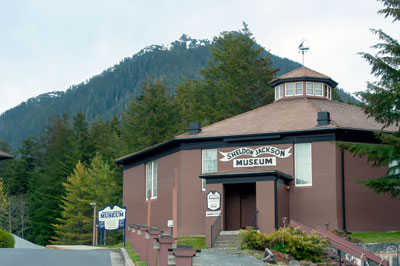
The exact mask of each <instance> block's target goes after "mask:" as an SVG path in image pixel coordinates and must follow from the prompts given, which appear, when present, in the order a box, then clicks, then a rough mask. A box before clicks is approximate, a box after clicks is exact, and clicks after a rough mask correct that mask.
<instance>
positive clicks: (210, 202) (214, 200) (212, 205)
mask: <svg viewBox="0 0 400 266" xmlns="http://www.w3.org/2000/svg"><path fill="white" fill-rule="evenodd" d="M219 208H221V194H220V193H219V192H218V191H215V190H214V191H210V192H208V194H207V209H209V210H210V211H216V210H219Z"/></svg>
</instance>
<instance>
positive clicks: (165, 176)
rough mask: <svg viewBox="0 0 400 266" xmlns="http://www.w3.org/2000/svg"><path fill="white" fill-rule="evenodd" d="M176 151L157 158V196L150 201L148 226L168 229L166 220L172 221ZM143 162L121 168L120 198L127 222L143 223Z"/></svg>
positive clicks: (144, 208) (145, 209) (177, 156)
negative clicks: (149, 221) (125, 208)
mask: <svg viewBox="0 0 400 266" xmlns="http://www.w3.org/2000/svg"><path fill="white" fill-rule="evenodd" d="M178 162H179V153H175V154H172V155H170V156H166V157H163V158H161V159H159V160H157V198H156V199H153V200H151V226H153V227H159V228H160V229H161V230H164V231H166V232H169V230H170V229H169V228H168V227H167V221H168V220H172V180H173V166H174V165H177V164H178ZM145 182H146V170H145V164H142V165H139V166H136V167H133V168H130V169H127V170H125V171H124V193H123V201H124V205H125V206H126V207H127V218H128V219H127V222H128V224H129V223H132V222H135V223H140V224H147V201H146V199H145V190H146V183H145Z"/></svg>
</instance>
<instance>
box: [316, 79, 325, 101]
mask: <svg viewBox="0 0 400 266" xmlns="http://www.w3.org/2000/svg"><path fill="white" fill-rule="evenodd" d="M316 84H321V95H317V88H316V86H315V85H316ZM314 96H318V97H324V83H321V82H315V84H314Z"/></svg>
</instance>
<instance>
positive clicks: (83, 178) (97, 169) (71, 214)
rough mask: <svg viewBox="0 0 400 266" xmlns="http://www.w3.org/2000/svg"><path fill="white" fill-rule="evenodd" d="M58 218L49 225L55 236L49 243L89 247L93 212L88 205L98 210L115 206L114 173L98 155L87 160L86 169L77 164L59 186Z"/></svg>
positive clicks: (118, 193) (116, 187) (117, 190)
mask: <svg viewBox="0 0 400 266" xmlns="http://www.w3.org/2000/svg"><path fill="white" fill-rule="evenodd" d="M63 185H64V187H65V191H66V193H65V196H63V199H62V204H61V205H60V208H61V209H62V212H61V218H57V222H58V223H56V224H53V227H54V230H55V233H56V235H55V236H53V240H52V241H51V242H53V243H58V244H75V245H76V244H90V243H91V241H92V228H93V227H92V226H93V209H92V207H91V206H90V202H96V204H97V207H98V208H99V209H101V208H103V207H105V206H106V205H116V204H119V203H120V201H119V199H120V197H119V196H120V193H121V192H120V191H119V188H118V186H117V184H116V182H115V180H114V172H113V171H112V170H111V168H110V166H109V165H108V164H107V163H105V162H104V161H103V160H102V158H101V155H99V154H96V156H95V157H94V158H93V159H92V160H91V162H90V166H89V168H88V169H86V168H85V166H84V165H83V164H82V163H81V162H78V164H77V165H76V167H75V169H74V172H73V174H71V175H70V176H69V177H68V178H67V181H66V182H65V183H64V184H63Z"/></svg>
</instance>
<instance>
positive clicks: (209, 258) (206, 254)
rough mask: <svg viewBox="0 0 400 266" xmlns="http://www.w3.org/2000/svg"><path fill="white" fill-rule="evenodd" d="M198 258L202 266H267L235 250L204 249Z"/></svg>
mask: <svg viewBox="0 0 400 266" xmlns="http://www.w3.org/2000/svg"><path fill="white" fill-rule="evenodd" d="M196 256H198V257H199V259H200V266H261V265H263V266H265V265H266V264H265V263H263V262H262V261H261V260H258V259H256V258H255V257H253V256H251V255H249V254H243V253H241V252H240V251H238V250H234V249H203V250H201V252H200V253H197V254H196Z"/></svg>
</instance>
